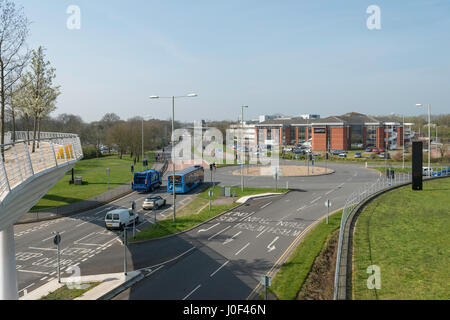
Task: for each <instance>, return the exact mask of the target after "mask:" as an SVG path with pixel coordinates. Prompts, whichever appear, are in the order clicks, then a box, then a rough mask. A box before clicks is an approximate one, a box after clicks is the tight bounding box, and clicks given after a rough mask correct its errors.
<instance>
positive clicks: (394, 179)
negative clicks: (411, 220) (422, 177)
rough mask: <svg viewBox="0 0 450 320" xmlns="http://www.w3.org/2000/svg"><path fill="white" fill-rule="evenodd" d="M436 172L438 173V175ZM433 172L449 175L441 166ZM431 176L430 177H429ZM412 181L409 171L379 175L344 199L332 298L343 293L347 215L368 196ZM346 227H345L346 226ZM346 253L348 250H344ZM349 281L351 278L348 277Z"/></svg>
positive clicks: (338, 297) (339, 297)
mask: <svg viewBox="0 0 450 320" xmlns="http://www.w3.org/2000/svg"><path fill="white" fill-rule="evenodd" d="M437 172H439V173H440V174H439V175H438V174H437ZM437 172H435V174H433V176H442V174H444V175H450V174H449V173H450V172H449V171H448V168H441V169H440V170H439V171H437ZM427 178H428V177H427ZM430 178H431V177H430ZM411 182H412V175H411V174H410V173H403V174H402V173H400V174H396V175H394V176H390V177H388V176H383V177H380V178H379V179H378V180H377V181H376V182H375V183H367V184H366V185H365V186H364V187H363V188H361V189H359V190H357V191H355V192H353V193H352V194H351V195H350V196H349V197H348V198H347V200H346V202H345V206H344V209H343V211H342V219H341V226H340V232H339V242H338V252H337V259H336V271H335V275H334V295H333V296H334V300H338V299H342V297H343V296H344V295H345V293H342V290H343V288H344V287H345V286H346V281H347V280H349V279H347V278H346V277H347V274H346V270H344V267H345V266H346V263H347V261H345V260H343V261H341V260H342V256H343V250H347V246H348V243H346V244H344V242H346V241H344V234H345V233H346V231H348V230H347V229H349V228H348V227H349V225H347V223H351V221H349V217H351V216H352V214H353V211H354V210H355V209H356V208H357V207H358V205H359V204H361V203H362V202H363V201H364V200H366V199H367V198H369V197H370V196H372V195H374V194H376V193H378V192H380V191H383V190H386V189H388V188H390V187H393V186H397V185H402V184H407V183H411ZM346 227H347V228H346ZM345 253H346V254H348V252H345ZM350 281H351V279H350Z"/></svg>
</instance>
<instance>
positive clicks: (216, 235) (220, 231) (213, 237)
mask: <svg viewBox="0 0 450 320" xmlns="http://www.w3.org/2000/svg"><path fill="white" fill-rule="evenodd" d="M230 228H231V226H229V227H226V228H225V229H223V230H222V231H219V232H217V233H216V234H215V235H213V236H211V237H209V238H208V240H211V239H213V238H215V237H217V236H218V235H219V234H221V233H222V232H224V231H226V230H228V229H230Z"/></svg>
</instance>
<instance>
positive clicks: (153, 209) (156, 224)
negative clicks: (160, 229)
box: [152, 206, 158, 227]
mask: <svg viewBox="0 0 450 320" xmlns="http://www.w3.org/2000/svg"><path fill="white" fill-rule="evenodd" d="M152 211H153V215H154V219H155V227H156V226H158V221H157V220H156V208H155V206H153V208H152Z"/></svg>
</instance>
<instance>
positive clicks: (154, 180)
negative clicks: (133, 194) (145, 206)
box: [131, 169, 162, 192]
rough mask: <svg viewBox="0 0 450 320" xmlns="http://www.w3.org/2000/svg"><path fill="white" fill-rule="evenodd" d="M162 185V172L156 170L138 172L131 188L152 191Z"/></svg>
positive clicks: (139, 190) (138, 190)
mask: <svg viewBox="0 0 450 320" xmlns="http://www.w3.org/2000/svg"><path fill="white" fill-rule="evenodd" d="M161 185H162V180H161V173H160V172H159V171H156V170H153V169H151V170H146V171H142V172H136V173H135V174H134V177H133V181H132V183H131V188H132V189H133V190H134V191H137V192H152V191H153V190H155V189H159V187H160V186H161Z"/></svg>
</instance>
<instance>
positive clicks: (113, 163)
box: [32, 155, 154, 211]
mask: <svg viewBox="0 0 450 320" xmlns="http://www.w3.org/2000/svg"><path fill="white" fill-rule="evenodd" d="M153 159H154V157H152V155H151V156H150V161H149V167H151V166H152V165H153ZM133 164H134V162H133V161H132V159H131V158H130V157H129V156H124V157H123V159H119V158H118V157H117V156H108V157H104V158H98V159H89V160H82V161H79V162H77V163H76V164H75V174H74V176H75V177H77V176H81V177H83V185H81V186H80V185H70V184H69V181H70V180H71V179H72V171H69V172H68V173H67V174H66V175H65V176H64V178H63V179H61V180H60V181H59V182H58V183H57V184H56V185H55V186H54V187H53V188H52V189H51V190H50V191H49V192H48V193H47V194H46V195H45V196H44V197H43V198H42V199H41V200H40V201H39V202H38V203H37V204H36V206H35V207H34V208H33V209H32V211H33V210H42V209H46V208H51V207H57V206H63V205H67V204H70V203H75V202H79V201H82V200H86V199H89V198H92V197H95V196H97V195H99V194H102V193H104V192H107V191H108V183H107V173H106V169H107V168H110V174H109V190H112V189H114V188H116V187H119V186H121V185H123V184H126V183H129V182H130V181H131V179H132V174H131V165H133ZM135 168H136V170H141V169H142V164H136V166H135Z"/></svg>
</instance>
